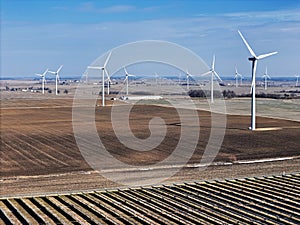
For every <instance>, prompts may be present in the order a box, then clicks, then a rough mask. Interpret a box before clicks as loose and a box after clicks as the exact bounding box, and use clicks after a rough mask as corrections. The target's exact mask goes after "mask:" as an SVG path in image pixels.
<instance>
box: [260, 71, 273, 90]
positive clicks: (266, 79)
mask: <svg viewBox="0 0 300 225" xmlns="http://www.w3.org/2000/svg"><path fill="white" fill-rule="evenodd" d="M262 78H264V80H265V81H264V82H265V83H264V84H265V90H267V88H268V79H271V77H270V76H269V75H268V69H267V67H266V72H265V74H264V75H263V76H262Z"/></svg>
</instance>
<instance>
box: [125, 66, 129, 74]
mask: <svg viewBox="0 0 300 225" xmlns="http://www.w3.org/2000/svg"><path fill="white" fill-rule="evenodd" d="M124 71H125V74H126V75H127V74H128V72H127V70H126V68H125V66H124Z"/></svg>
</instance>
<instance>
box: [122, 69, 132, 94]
mask: <svg viewBox="0 0 300 225" xmlns="http://www.w3.org/2000/svg"><path fill="white" fill-rule="evenodd" d="M124 71H125V79H124V81H123V83H125V82H126V95H128V80H129V77H135V75H133V74H129V73H128V72H127V70H126V68H125V67H124Z"/></svg>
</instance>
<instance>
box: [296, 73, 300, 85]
mask: <svg viewBox="0 0 300 225" xmlns="http://www.w3.org/2000/svg"><path fill="white" fill-rule="evenodd" d="M295 77H296V87H298V80H299V77H300V76H299V75H295Z"/></svg>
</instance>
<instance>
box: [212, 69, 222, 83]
mask: <svg viewBox="0 0 300 225" xmlns="http://www.w3.org/2000/svg"><path fill="white" fill-rule="evenodd" d="M213 73H214V74H215V76H216V77H217V78H218V79H219V80H220V81H221V82H223V81H222V79H221V77H220V76H219V74H218V73H217V72H216V71H214V72H213Z"/></svg>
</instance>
